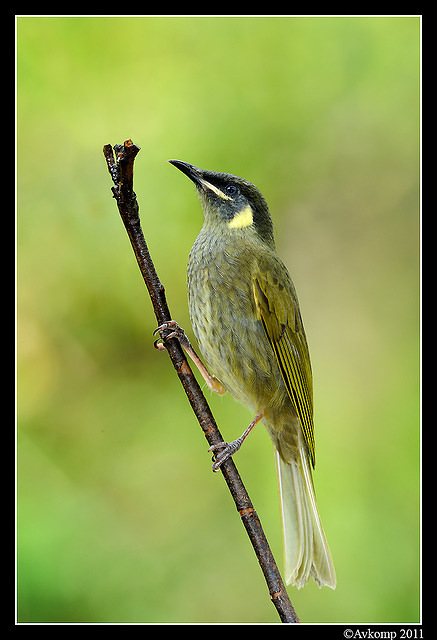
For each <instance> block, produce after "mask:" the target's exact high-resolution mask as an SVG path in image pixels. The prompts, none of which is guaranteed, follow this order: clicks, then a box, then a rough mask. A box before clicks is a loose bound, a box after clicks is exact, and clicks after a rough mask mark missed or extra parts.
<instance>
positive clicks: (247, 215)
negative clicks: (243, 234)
mask: <svg viewBox="0 0 437 640" xmlns="http://www.w3.org/2000/svg"><path fill="white" fill-rule="evenodd" d="M252 222H253V211H252V207H251V206H250V205H249V204H248V205H247V206H246V207H244V209H241V211H239V212H238V213H236V214H235V216H234V217H233V218H232V220H230V221H229V222H228V226H229V227H230V228H231V229H244V228H245V227H250V225H251V224H252Z"/></svg>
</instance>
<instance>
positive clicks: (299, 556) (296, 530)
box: [275, 442, 336, 589]
mask: <svg viewBox="0 0 437 640" xmlns="http://www.w3.org/2000/svg"><path fill="white" fill-rule="evenodd" d="M300 445H301V446H300V447H299V452H300V453H299V457H298V459H297V460H292V461H290V462H289V463H287V462H284V460H283V459H282V458H281V457H280V455H279V453H278V451H275V458H276V470H277V475H278V482H279V491H280V496H281V511H282V529H283V536H284V555H285V582H286V584H292V585H294V586H296V587H297V588H298V589H300V588H301V587H303V586H305V584H306V583H307V582H308V580H309V579H310V578H313V579H314V581H315V582H316V584H317V585H318V586H319V587H322V586H323V585H326V586H327V587H331V589H335V586H336V577H335V570H334V564H333V562H332V558H331V553H330V551H329V547H328V543H327V541H326V538H325V534H324V532H323V528H322V523H321V522H320V516H319V512H318V509H317V504H316V497H315V494H314V486H313V481H312V476H311V469H310V465H309V461H308V458H307V456H306V453H305V448H304V446H303V443H302V442H301V443H300Z"/></svg>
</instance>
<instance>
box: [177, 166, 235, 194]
mask: <svg viewBox="0 0 437 640" xmlns="http://www.w3.org/2000/svg"><path fill="white" fill-rule="evenodd" d="M169 163H170V164H172V165H173V166H175V167H176V168H177V169H179V170H180V171H182V173H185V175H186V176H188V177H189V178H190V180H192V181H193V182H194V184H195V185H196V187H200V188H201V189H203V190H204V191H207V190H209V191H212V192H213V193H215V195H216V196H218V197H219V198H221V199H222V200H231V198H230V197H229V196H227V195H226V194H225V193H223V191H221V190H220V189H219V188H218V187H216V186H215V185H213V184H211V183H210V182H208V180H205V178H204V177H203V173H204V172H203V171H202V169H199V168H198V167H195V166H194V165H192V164H188V162H182V160H169ZM207 173H208V172H207Z"/></svg>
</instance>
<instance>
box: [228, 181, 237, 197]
mask: <svg viewBox="0 0 437 640" xmlns="http://www.w3.org/2000/svg"><path fill="white" fill-rule="evenodd" d="M225 191H226V195H228V196H234V195H235V194H236V193H237V191H238V189H237V187H236V186H235V184H228V185H226V188H225Z"/></svg>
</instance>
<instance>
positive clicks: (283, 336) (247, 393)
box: [155, 160, 336, 589]
mask: <svg viewBox="0 0 437 640" xmlns="http://www.w3.org/2000/svg"><path fill="white" fill-rule="evenodd" d="M169 162H170V163H171V164H172V165H173V166H175V167H176V168H177V169H179V170H180V171H182V173H184V174H185V175H186V176H187V177H188V178H190V180H191V181H192V182H193V183H194V184H195V186H196V190H197V194H198V196H199V199H200V203H201V207H202V210H203V216H204V223H203V226H202V228H201V230H200V233H199V235H198V236H197V238H196V240H195V242H194V244H193V247H192V249H191V251H190V254H189V258H188V267H187V283H188V303H189V314H190V320H191V324H192V329H193V332H194V335H195V337H196V340H197V343H198V345H199V349H200V352H201V355H202V358H200V357H199V356H198V355H197V353H196V352H195V350H194V349H193V347H192V345H191V343H190V341H189V339H188V337H187V336H186V334H185V332H184V330H183V329H182V328H181V327H179V325H178V323H176V322H175V321H170V322H168V323H165V324H163V325H161V326H160V327H158V329H157V331H159V332H160V335H161V333H162V331H163V329H169V328H170V329H172V332H171V333H170V334H169V335H167V336H166V338H167V339H168V338H169V337H174V336H176V337H178V338H179V339H180V342H181V345H182V346H183V347H184V349H185V350H186V351H187V353H188V354H189V355H190V356H191V358H192V359H193V361H194V362H195V364H196V366H197V367H198V369H199V371H200V373H201V374H202V376H203V378H204V379H205V381H206V383H207V385H208V387H209V388H210V389H211V390H212V391H215V392H217V393H219V394H223V393H225V392H226V391H229V393H230V394H231V395H232V396H233V397H234V398H235V399H236V400H237V401H239V402H241V403H242V404H244V405H246V406H247V407H248V408H249V409H250V410H251V411H252V413H253V415H254V416H255V417H254V419H253V420H252V422H251V423H250V424H249V426H248V427H247V429H245V431H244V432H243V433H242V435H241V436H240V437H239V438H237V439H236V440H234V441H232V442H230V443H226V442H223V443H219V444H218V445H213V446H212V447H211V450H213V451H214V456H215V458H214V464H213V470H214V471H217V470H218V469H219V468H220V466H221V465H222V464H223V463H224V462H225V460H227V459H228V458H229V457H230V456H232V455H234V454H235V453H236V451H238V449H239V448H240V447H241V445H242V443H243V441H244V440H245V438H246V437H247V436H248V434H249V433H250V432H251V430H252V429H253V428H254V426H255V425H256V424H257V423H258V422H260V421H262V422H263V423H264V425H265V427H266V428H267V431H268V433H269V434H270V437H271V440H272V442H273V447H274V452H275V462H276V472H277V478H278V485H279V495H280V503H281V516H282V530H283V546H284V566H285V570H284V578H285V582H286V584H290V585H294V586H295V587H297V588H301V587H303V586H305V585H306V584H307V583H308V582H309V580H310V579H313V580H314V582H315V583H316V584H317V585H318V586H319V587H322V586H328V587H331V588H332V589H335V587H336V574H335V569H334V564H333V561H332V557H331V553H330V550H329V547H328V543H327V540H326V536H325V533H324V530H323V527H322V523H321V520H320V515H319V511H318V507H317V503H316V496H315V491H314V484H313V478H312V469H313V468H314V466H315V442H314V422H313V380H312V369H311V362H310V355H309V349H308V343H307V339H306V335H305V330H304V326H303V322H302V316H301V312H300V308H299V302H298V297H297V294H296V290H295V287H294V284H293V282H292V279H291V277H290V274H289V272H288V270H287V268H286V266H285V265H284V263H283V262H282V260H281V259H280V258H279V256H278V254H277V252H276V247H275V240H274V233H273V222H272V217H271V215H270V212H269V207H268V205H267V202H266V200H265V198H264V196H263V195H262V193H261V192H260V191H259V190H258V188H257V187H255V185H254V184H252V183H251V182H249V180H246V179H244V178H241V177H239V176H236V175H232V174H230V173H223V172H216V171H209V170H202V169H199V168H198V167H196V166H194V165H192V164H189V163H188V162H183V161H181V160H169ZM156 342H157V341H155V346H157V347H158V348H165V344H163V343H161V344H160V345H157V344H156Z"/></svg>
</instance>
